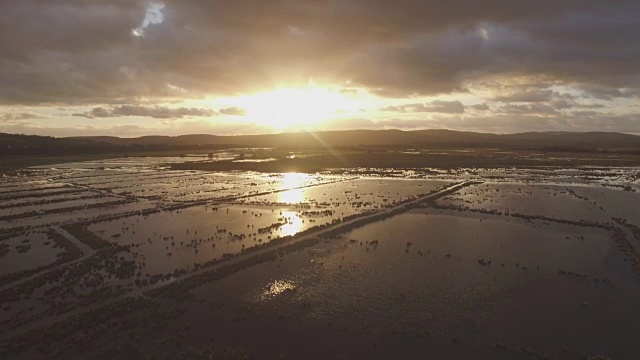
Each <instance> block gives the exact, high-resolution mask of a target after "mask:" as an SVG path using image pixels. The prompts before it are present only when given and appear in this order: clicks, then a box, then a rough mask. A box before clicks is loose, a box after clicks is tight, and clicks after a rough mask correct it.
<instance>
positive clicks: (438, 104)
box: [381, 100, 464, 114]
mask: <svg viewBox="0 0 640 360" xmlns="http://www.w3.org/2000/svg"><path fill="white" fill-rule="evenodd" d="M381 110H382V111H395V112H413V113H419V112H432V113H443V114H462V113H464V105H463V104H462V103H461V102H460V101H458V100H454V101H442V100H434V101H431V102H429V103H424V104H422V103H420V104H406V105H399V106H388V107H385V108H383V109H381Z"/></svg>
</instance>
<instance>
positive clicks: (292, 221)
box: [280, 211, 304, 236]
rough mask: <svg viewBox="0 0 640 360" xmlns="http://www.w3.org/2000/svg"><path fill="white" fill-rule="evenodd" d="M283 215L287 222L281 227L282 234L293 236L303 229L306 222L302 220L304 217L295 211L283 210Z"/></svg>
mask: <svg viewBox="0 0 640 360" xmlns="http://www.w3.org/2000/svg"><path fill="white" fill-rule="evenodd" d="M282 217H283V218H284V221H285V222H286V224H284V225H283V226H282V227H281V228H280V234H281V235H282V236H291V235H295V234H297V233H299V232H300V230H302V227H303V226H304V223H303V222H302V218H301V217H300V215H298V213H297V212H295V211H282Z"/></svg>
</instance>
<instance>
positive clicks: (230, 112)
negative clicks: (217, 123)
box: [220, 106, 247, 116]
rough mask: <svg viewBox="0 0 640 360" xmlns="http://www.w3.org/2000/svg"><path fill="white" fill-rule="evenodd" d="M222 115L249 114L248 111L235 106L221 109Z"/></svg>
mask: <svg viewBox="0 0 640 360" xmlns="http://www.w3.org/2000/svg"><path fill="white" fill-rule="evenodd" d="M220 114H222V115H230V116H245V115H246V114H247V111H246V110H245V109H242V108H239V107H235V106H234V107H228V108H224V109H220Z"/></svg>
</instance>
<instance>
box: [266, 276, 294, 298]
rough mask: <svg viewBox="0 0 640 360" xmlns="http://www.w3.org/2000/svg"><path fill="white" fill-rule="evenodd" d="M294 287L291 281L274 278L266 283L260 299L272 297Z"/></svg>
mask: <svg viewBox="0 0 640 360" xmlns="http://www.w3.org/2000/svg"><path fill="white" fill-rule="evenodd" d="M295 289H296V286H295V285H294V284H293V283H292V282H291V281H286V280H276V281H274V282H272V283H270V284H269V285H267V288H266V289H265V291H264V292H263V293H262V299H269V298H274V297H276V296H277V295H280V294H282V293H283V292H285V291H293V290H295Z"/></svg>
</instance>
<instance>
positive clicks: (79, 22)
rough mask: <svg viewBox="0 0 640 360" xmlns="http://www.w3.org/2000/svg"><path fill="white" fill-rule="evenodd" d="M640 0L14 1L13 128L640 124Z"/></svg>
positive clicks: (137, 130) (7, 65)
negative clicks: (525, 0) (389, 0)
mask: <svg viewBox="0 0 640 360" xmlns="http://www.w3.org/2000/svg"><path fill="white" fill-rule="evenodd" d="M638 16H640V5H639V4H638V3H637V2H634V1H616V2H591V1H587V2H585V1H569V0H568V1H561V2H557V1H554V2H551V1H546V0H545V1H542V2H536V3H535V4H534V3H521V2H517V3H514V2H506V1H501V0H495V1H490V2H485V3H483V5H482V6H481V7H479V6H475V4H474V3H473V2H469V1H463V0H456V1H450V2H447V3H446V4H442V3H435V4H434V3H431V2H429V1H426V2H425V1H417V0H402V1H396V2H394V3H393V5H391V4H390V3H385V2H377V3H375V4H371V3H370V2H365V1H363V0H350V1H347V0H338V1H332V2H328V1H311V0H300V1H283V2H276V3H269V4H266V3H264V2H262V1H257V0H252V1H243V2H234V3H224V4H222V3H219V2H215V1H214V2H210V1H199V0H189V1H176V0H165V1H147V0H132V1H112V2H109V4H105V3H103V2H100V1H95V0H89V1H83V2H77V1H69V0H59V1H51V2H49V1H47V2H42V1H38V0H26V1H20V2H3V3H2V4H0V23H2V24H3V34H2V36H1V37H0V39H1V41H2V44H3V46H2V49H1V50H0V64H2V66H0V132H6V133H24V134H37V135H52V136H100V135H105V136H121V137H137V136H146V135H172V136H175V135H184V134H201V133H204V134H215V135H241V134H262V133H280V132H291V131H305V130H311V131H316V130H348V129H403V130H412V129H432V128H447V129H451V130H461V131H477V132H491V133H518V132H527V131H581V132H582V131H612V132H621V133H631V134H640V121H639V120H640V106H639V105H638V99H639V97H640V45H639V43H638V42H637V41H635V40H636V37H637V35H636V34H637V33H638V32H640V23H638V21H637V18H638Z"/></svg>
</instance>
